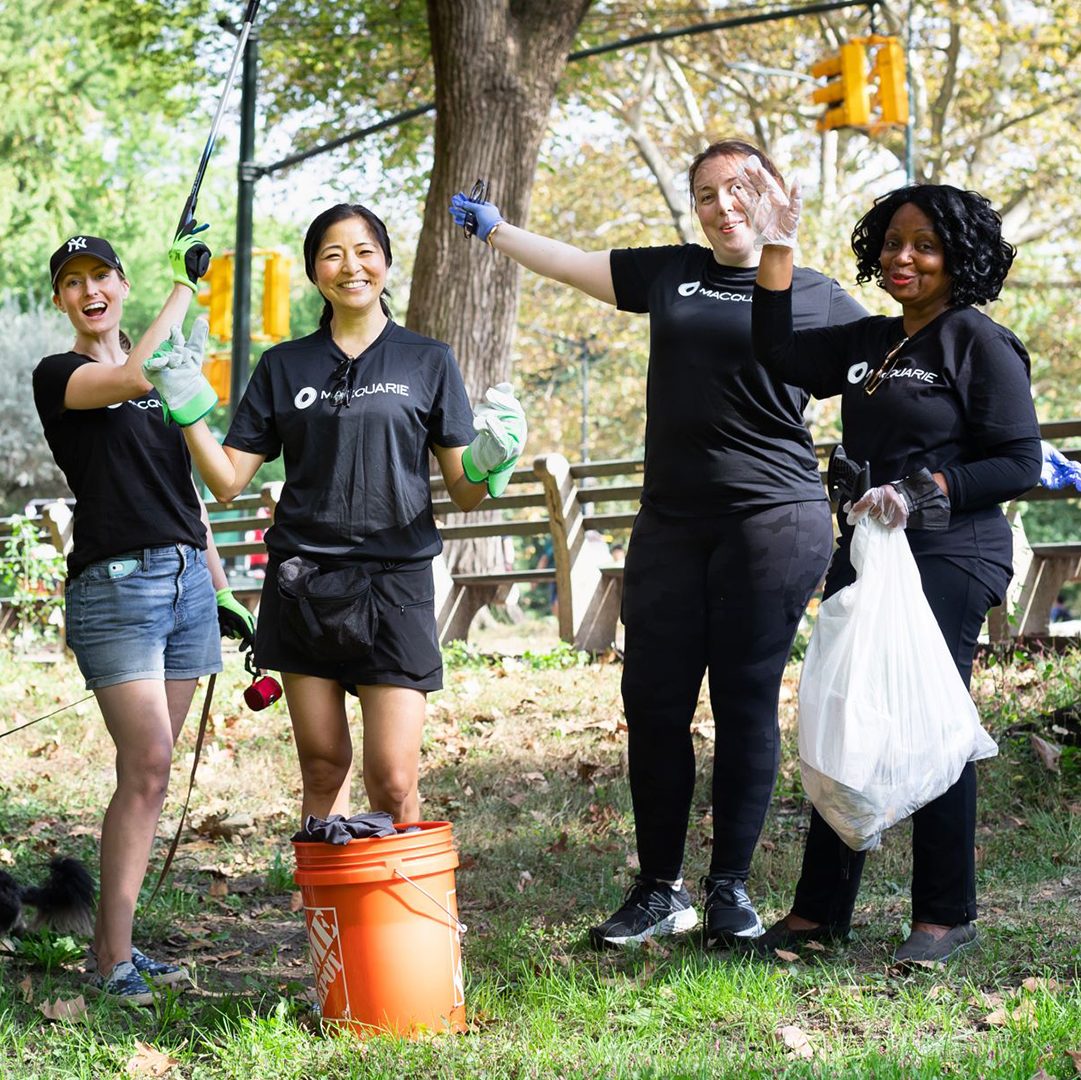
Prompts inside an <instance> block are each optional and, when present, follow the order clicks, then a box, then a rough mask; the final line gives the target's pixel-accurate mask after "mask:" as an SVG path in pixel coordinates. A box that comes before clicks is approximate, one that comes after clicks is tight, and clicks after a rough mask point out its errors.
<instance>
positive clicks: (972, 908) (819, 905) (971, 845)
mask: <svg viewBox="0 0 1081 1080" xmlns="http://www.w3.org/2000/svg"><path fill="white" fill-rule="evenodd" d="M741 179H742V180H743V187H742V189H741V190H742V196H741V198H742V201H743V202H744V205H745V206H746V208H747V210H748V212H749V214H750V215H751V217H752V218H753V220H754V222H755V228H756V232H757V234H758V240H757V242H758V243H760V244H762V245H763V251H762V259H761V261H760V263H759V266H758V277H757V285H756V287H755V295H754V305H753V335H754V344H755V355H756V357H757V358H758V360H759V361H760V362H761V363H762V364H763V365H764V366H765V367H766V368H767V369H768V370H769V371H771V372H773V373H774V374H775V375H776V376H778V377H780V378H783V379H784V380H785V381H786V382H790V383H793V384H794V385H797V386H802V387H803V388H805V389H806V390H808V391H810V392H811V394H813V395H814V396H815V397H830V396H832V395H835V394H840V395H841V423H842V426H843V429H844V444H845V449H846V451H847V454H848V456H849V457H850V458H853V459H857V460H859V461H861V462H863V461H866V462H869V463H870V467H871V483H872V485H874V486H873V487H872V488H871V489H870V490H869V491H867V492H866V494H864V495H863V496H862V497H861V498H860V499H859V500H858V501H857V502H856V503H855V505H854V506H852V507H851V510H850V511H849V512H848V514H847V516H845V515H844V514H842V515H841V522H840V524H841V537H840V540H839V544H838V548H837V551H836V552H835V554H834V557H833V561H832V563H831V564H830V570H829V574H828V575H827V578H826V588H825V595H826V596H827V597H828V596H830V595H832V594H833V593H836V592H837V591H838V590H839V589H842V588H844V587H845V586H846V585H848V584H850V583H851V582H852V581H853V580H854V578H855V574H854V571H853V569H852V565H851V563H850V561H849V556H848V551H849V540H850V539H851V535H852V526H853V525H854V524H855V522H856V521H857V520H858V519H859V517H861V516H862V515H863V514H865V513H870V514H871V515H872V516H873V517H875V518H877V519H879V520H880V521H882V522H883V523H884V524H886V525H888V526H890V527H895V528H905V529H906V533H905V535H906V536H907V538H908V542H909V546H910V547H911V549H912V553H913V555H914V556H915V558H916V564H917V566H918V567H919V571H920V578H921V580H922V584H923V591H924V594H925V595H926V597H927V600H928V602H929V603H930V605H931V609H932V611H933V612H934V614H935V618H936V620H937V622H938V624H939V627H940V628H941V630H942V634H943V637H944V638H945V640H946V643H947V645H948V647H949V649H950V653H951V655H952V656H953V659H954V662H955V663H956V665H957V669H958V671H959V672H960V674H961V677H962V678H963V679H964V680H965V682H966V684H967V683H968V680H969V677H970V675H971V671H972V658H973V653H974V652H975V646H976V636H977V634H978V633H979V630H980V626H981V625H982V623H983V620H984V616H985V615H986V613H987V609H988V608H990V607H992V606H993V605H994V604H997V603H1000V602H1001V600H1002V597H1003V594H1004V593H1005V590H1006V585H1007V584H1008V582H1009V580H1010V576H1011V574H1012V572H1013V571H1012V565H1011V556H1012V542H1011V535H1010V528H1009V525H1008V524H1007V522H1006V518H1005V516H1004V515H1003V513H1002V510H1001V509H1000V507H999V504H1000V503H1001V502H1003V501H1005V500H1007V499H1010V498H1012V497H1014V496H1016V495H1019V494H1020V493H1021V492H1023V491H1026V490H1027V489H1028V488H1030V487H1032V486H1033V485H1034V484H1035V483H1036V482H1037V481H1038V480H1039V476H1040V460H1041V456H1040V439H1039V428H1038V426H1037V423H1036V414H1035V411H1034V409H1033V405H1032V399H1031V395H1030V390H1029V358H1028V354H1027V353H1026V351H1025V348H1024V346H1023V345H1022V344H1021V342H1020V341H1019V340H1018V339H1017V338H1016V337H1015V336H1014V335H1013V334H1012V333H1010V331H1009V330H1007V329H1005V328H1004V327H1002V326H999V325H998V324H997V323H995V322H994V321H993V320H991V319H990V318H988V317H987V316H986V315H985V314H983V313H982V312H980V311H977V310H976V307H975V305H982V304H986V303H987V302H988V301H990V300H994V299H995V298H996V297H997V296H998V294H999V291H1000V289H1001V288H1002V284H1003V282H1004V281H1005V279H1006V275H1007V273H1008V272H1009V269H1010V265H1011V263H1012V262H1013V257H1014V255H1015V250H1014V248H1013V247H1012V246H1011V245H1010V244H1008V243H1007V242H1006V241H1005V240H1003V238H1002V222H1001V219H1000V218H999V216H998V214H997V213H996V212H995V210H994V209H993V207H992V206H991V204H990V203H989V202H988V201H987V200H986V199H985V198H984V197H983V196H982V195H978V194H976V193H975V192H971V191H961V190H960V189H958V188H955V187H950V186H948V185H944V184H921V185H916V186H911V187H905V188H901V189H899V190H897V191H894V192H892V193H891V194H889V195H886V196H884V197H882V198H880V199H879V200H877V201H876V202H875V204H874V205H873V206H872V207H871V209H870V210H869V211H868V212H867V213H866V214H865V215H864V217H863V218H862V219H861V220H860V221H859V223H858V224H857V225H856V228H855V230H854V232H853V234H852V247H853V250H854V251H855V253H856V263H857V267H858V279H857V280H859V281H860V282H865V281H874V282H876V283H877V284H878V285H879V287H880V288H882V289H884V290H885V291H886V292H887V293H888V294H889V295H890V296H891V297H892V298H893V299H894V300H896V301H897V302H898V303H899V304H900V306H901V314H900V315H899V316H892V317H886V316H872V317H870V318H866V319H861V320H859V321H858V322H854V323H849V324H847V325H844V326H831V327H825V328H822V329H815V330H806V331H794V330H793V328H792V318H791V290H790V285H791V280H792V269H791V268H792V244H793V242H794V240H795V235H796V228H797V225H798V221H799V193H798V190H793V191H790V192H788V193H785V192H784V191H783V190H782V189H781V188H780V187H779V185H777V184H776V182H775V181H773V180H772V178H771V177H769V176H768V175H766V174H765V173H764V172H763V171H762V170H759V169H756V168H755V166H754V164H753V163H752V162H748V163H747V167H746V168H745V169H744V172H743V176H742V178H741ZM898 478H901V479H898ZM906 526H907V527H906ZM975 829H976V770H975V766H974V765H973V764H972V763H971V762H969V764H968V765H966V766H965V768H964V771H963V772H962V773H961V776H960V778H959V779H958V780H957V781H956V783H955V784H954V785H953V786H952V787H951V788H950V789H949V790H948V791H946V793H945V794H944V795H942V796H940V797H939V798H938V799H935V800H934V801H933V802H931V803H929V804H928V805H926V806H924V807H923V808H921V809H920V810H918V811H917V812H916V813H915V814H914V815H913V818H912V862H913V869H912V932H911V934H910V935H909V937H908V939H907V940H906V941H905V942H904V944H902V945H901V946H900V948H899V949H898V950H897V953H896V956H897V959H898V960H944V959H945V958H946V957H948V956H950V955H951V954H952V953H954V952H956V951H957V950H958V949H960V948H962V947H964V946H965V945H968V944H970V943H971V942H973V941H975V939H976V929H975V926H974V925H973V921H974V920H975V918H976V868H975ZM863 861H864V856H863V853H859V852H854V851H851V850H849V849H848V848H847V847H846V846H845V845H844V844H843V843H842V842H841V840H840V839H839V838H838V837H837V836H836V834H835V833H834V832H833V830H832V829H831V828H830V827H829V826H828V825H827V824H826V822H825V821H824V820H823V819H822V818H821V817H820V816H819V815H818V814H817V813H815V812H812V818H811V828H810V832H809V833H808V836H807V845H806V848H805V851H804V856H803V871H802V875H801V877H800V881H799V885H798V886H797V888H796V896H795V900H794V902H793V905H792V910H791V912H790V913H789V914H788V915H787V916H785V918H783V919H782V920H781V921H780V922H778V923H777V924H776V925H774V926H773V927H772V928H771V929H770V930H768V931H767V932H766V933H765V934H764V935H763V936H762V937H761V938H759V939H758V942H756V946H757V947H759V948H760V949H761V950H771V949H773V948H776V947H784V948H791V947H792V946H793V945H798V944H799V943H800V942H802V941H807V940H809V939H812V938H818V939H824V938H832V939H838V938H841V937H844V936H846V935H847V933H848V928H849V924H850V920H851V916H852V909H853V907H854V905H855V901H856V893H857V891H858V889H859V883H860V875H861V873H862V870H863Z"/></svg>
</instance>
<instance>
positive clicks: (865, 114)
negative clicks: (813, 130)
mask: <svg viewBox="0 0 1081 1080" xmlns="http://www.w3.org/2000/svg"><path fill="white" fill-rule="evenodd" d="M811 74H812V75H814V77H815V78H816V79H821V78H823V77H825V78H828V79H829V80H830V81H829V82H828V83H826V85H825V86H822V87H819V88H818V89H817V90H815V91H814V93H813V94H812V95H811V100H812V101H816V102H818V103H819V104H822V105H828V106H829V108H827V109H826V112H825V113H824V114H823V116H822V117H821V118H820V119H819V121H818V130H819V131H828V130H829V129H830V128H839V127H867V126H868V125H869V123H870V120H871V103H870V100H869V94H870V88H869V86H868V85H867V50H866V49H865V48H864V45H863V42H862V41H846V42H845V43H844V44H843V45H842V46H841V51H840V52H839V53H837V54H836V55H834V56H830V57H827V58H826V59H825V60H819V62H818V63H817V64H814V65H813V66H812V67H811Z"/></svg>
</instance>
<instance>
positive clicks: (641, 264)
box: [450, 139, 864, 948]
mask: <svg viewBox="0 0 1081 1080" xmlns="http://www.w3.org/2000/svg"><path fill="white" fill-rule="evenodd" d="M749 160H755V161H758V162H761V163H762V167H763V168H765V169H767V170H768V171H770V172H771V173H773V174H774V175H777V176H778V178H779V176H780V174H779V173H778V172H777V169H776V167H775V166H774V165H773V163H772V162H771V161H770V160H769V158H768V157H767V156H766V155H765V154H764V153H763V152H762V151H761V150H760V149H759V148H758V147H756V146H753V145H752V144H750V143H747V142H744V141H743V140H740V139H725V140H723V141H721V142H715V143H713V144H711V145H710V146H708V147H706V148H705V149H704V150H703V151H702V152H701V153H700V154H698V155H697V156H696V157H695V158H694V160H693V161H692V162H691V165H690V169H689V173H688V177H689V186H690V196H691V201H692V203H693V205H694V209H695V212H696V213H697V216H698V222H699V224H700V225H701V227H702V232H703V233H704V235H705V238H706V241H707V246H702V245H699V244H679V245H672V246H662V247H642V248H627V249H620V250H614V251H582V250H580V249H579V248H577V247H574V246H573V245H571V244H566V243H564V242H562V241H560V240H557V239H552V238H549V237H546V236H540V235H538V234H537V233H532V232H529V231H528V230H526V229H523V228H520V227H518V226H516V225H513V224H511V223H510V222H508V221H505V220H504V219H503V216H502V214H501V213H500V212H499V210H498V208H497V207H496V206H494V205H493V204H492V203H490V202H478V201H476V200H472V199H469V198H467V197H466V196H465V195H463V194H458V195H455V196H454V198H453V200H452V201H451V208H450V210H451V214H452V215H453V217H454V220H455V221H456V222H457V223H458V224H460V225H463V226H468V227H469V228H474V227H475V233H476V236H477V238H478V239H480V240H483V241H485V242H486V243H487V244H488V245H489V246H490V247H491V248H493V250H495V251H497V252H499V253H500V254H501V255H505V256H507V257H508V258H511V259H514V260H515V261H516V262H518V263H520V264H521V265H522V266H524V267H526V268H527V269H529V270H532V271H533V272H534V273H537V274H541V275H542V276H544V277H547V278H551V279H552V280H554V281H558V282H562V283H563V284H565V285H569V286H570V287H572V288H575V289H578V290H579V291H581V292H584V293H585V294H586V295H588V296H592V297H594V298H595V299H597V300H600V301H601V302H602V303H605V304H610V305H613V306H615V307H617V308H619V309H620V310H622V311H633V312H637V313H640V314H647V315H648V316H649V339H650V347H649V372H648V379H647V386H646V434H645V477H644V482H643V490H642V507H641V510H640V511H639V513H638V516H637V519H636V521H635V524H634V528H633V531H632V533H631V538H630V543H629V547H628V552H627V562H626V570H625V573H624V584H623V622H624V625H625V627H626V645H625V653H624V666H623V686H622V690H623V707H624V711H625V713H626V717H627V729H628V735H627V739H628V746H627V750H628V764H629V771H630V785H631V797H632V800H633V804H634V821H635V834H636V839H637V847H638V860H639V866H640V872H639V874H638V875H637V878H636V880H635V882H634V884H633V885H632V886H631V888H630V889H629V891H628V892H627V895H626V897H625V899H624V901H623V903H622V904H621V905H620V906H619V908H618V910H616V911H615V912H614V913H613V914H612V915H611V917H609V918H608V919H605V920H604V921H603V922H601V923H600V924H599V925H597V926H594V927H593V928H592V929H591V930H590V940H591V942H592V943H593V945H594V946H595V947H598V948H600V947H603V946H622V945H632V944H635V943H638V942H641V941H643V940H645V939H647V938H649V937H651V936H654V935H658V934H670V933H674V932H677V931H681V930H688V929H691V928H692V927H694V926H695V925H696V924H697V922H698V914H697V912H696V910H695V908H694V904H693V902H692V899H691V895H690V893H689V891H688V889H687V888H686V887H685V885H684V883H683V875H684V866H683V863H684V849H685V846H686V837H687V825H688V819H689V814H690V809H691V800H692V796H693V792H694V782H695V755H694V743H693V740H692V736H691V722H692V720H693V718H694V712H695V707H696V704H697V701H698V694H699V690H700V688H701V685H702V678H703V676H704V675H705V674H706V673H707V672H708V675H709V694H710V704H711V706H712V709H713V719H714V723H715V725H716V732H717V736H716V747H715V752H714V759H713V785H712V804H713V830H714V832H713V850H712V856H711V859H710V865H709V873H708V875H707V876H706V877H705V878H704V879H703V881H702V889H703V895H704V902H705V914H704V919H703V926H702V937H703V943H704V945H705V946H706V947H707V948H712V947H721V946H731V945H733V944H736V943H739V942H741V941H745V940H748V939H750V938H753V937H755V936H756V935H758V934H760V933H761V932H762V924H761V921H760V920H759V918H758V914H757V912H756V911H755V908H754V905H753V904H752V902H751V900H750V897H749V896H748V893H747V889H746V881H747V877H748V874H749V873H750V867H751V856H752V854H753V852H754V848H755V845H756V843H757V842H758V837H759V834H760V832H761V829H762V823H763V821H764V819H765V815H766V811H767V809H768V807H769V801H770V797H771V795H772V793H773V785H774V780H775V778H776V774H777V766H778V763H779V760H780V735H779V731H778V724H777V698H778V692H779V689H780V683H781V678H782V675H783V673H784V667H785V663H786V661H787V659H788V653H789V649H790V648H791V645H792V641H793V638H794V636H795V632H796V628H797V626H798V625H799V620H800V616H801V615H802V613H803V609H804V607H805V606H806V604H807V601H808V599H809V598H810V596H811V594H812V592H813V591H814V589H815V588H816V586H817V585H818V583H819V582H820V581H821V579H822V575H823V574H824V573H825V569H826V563H827V561H828V558H829V551H830V548H831V546H832V542H833V533H832V527H831V524H830V512H829V504H828V503H827V501H826V496H825V492H824V490H823V487H822V484H821V482H820V480H819V472H818V464H817V462H816V460H815V454H814V446H813V443H812V440H811V436H810V434H809V433H808V431H807V428H806V426H805V424H804V422H803V408H804V405H805V404H806V402H807V395H806V393H804V392H803V391H801V390H797V389H795V388H793V387H791V386H787V385H785V383H784V382H783V381H782V380H780V379H777V378H774V377H773V376H772V375H770V374H769V373H768V372H767V371H766V370H765V369H764V368H762V367H761V366H760V365H759V364H757V363H756V362H755V359H754V355H753V352H752V348H751V317H750V308H751V303H750V301H751V290H752V288H753V285H754V275H755V266H756V264H757V262H758V251H757V249H756V248H755V246H754V232H753V230H752V229H751V227H750V224H749V222H748V220H747V216H746V214H745V213H744V211H743V209H742V207H741V206H740V204H739V202H738V201H737V199H736V196H735V190H734V189H735V187H736V184H737V179H736V174H737V171H738V169H739V167H740V165H741V164H742V163H744V162H746V161H749ZM796 309H797V319H798V322H799V325H800V326H802V327H812V326H824V325H831V324H837V323H842V322H849V321H851V320H853V319H856V318H859V317H861V316H862V315H863V314H864V311H863V309H862V308H861V307H860V306H859V305H858V304H857V303H856V302H855V301H854V300H852V299H851V298H850V297H849V296H848V295H847V294H846V293H845V292H844V290H843V289H841V287H840V286H839V285H838V284H837V283H836V282H834V281H831V280H829V279H828V278H826V277H823V276H822V275H821V274H818V273H816V272H815V271H813V270H805V269H800V270H799V271H798V272H797V300H796Z"/></svg>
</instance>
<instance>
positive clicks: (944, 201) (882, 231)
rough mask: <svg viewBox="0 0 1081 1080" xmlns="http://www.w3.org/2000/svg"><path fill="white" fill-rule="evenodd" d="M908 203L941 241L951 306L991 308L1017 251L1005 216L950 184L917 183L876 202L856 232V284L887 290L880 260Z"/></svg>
mask: <svg viewBox="0 0 1081 1080" xmlns="http://www.w3.org/2000/svg"><path fill="white" fill-rule="evenodd" d="M906 203H912V205H913V206H918V207H919V208H920V209H921V210H922V211H923V212H924V213H925V214H926V215H927V216H928V217H929V218H930V219H931V224H932V226H933V227H934V230H935V233H936V235H937V236H938V238H939V240H941V241H942V248H943V251H944V253H945V261H946V273H947V274H949V275H950V277H951V278H952V282H953V288H952V292H951V294H950V304H951V305H953V306H960V305H963V304H986V303H987V302H988V301H989V300H994V299H995V298H996V297H997V296H998V294H999V292H1000V290H1001V289H1002V283H1003V282H1004V281H1005V280H1006V275H1007V274H1008V273H1009V272H1010V266H1011V265H1012V263H1013V259H1014V256H1015V255H1016V254H1017V249H1016V248H1015V247H1014V246H1013V245H1012V244H1009V243H1007V242H1006V241H1005V240H1003V239H1002V218H1000V217H999V215H998V213H997V212H996V211H995V208H994V207H993V206H992V205H991V204H990V202H988V200H987V199H985V198H984V197H983V196H982V195H981V194H979V192H976V191H962V190H961V189H960V188H956V187H952V186H950V185H949V184H913V185H911V186H909V187H903V188H898V189H897V190H896V191H891V192H890V193H889V194H888V195H883V196H881V197H880V198H878V199H876V200H875V202H874V205H873V206H872V207H871V209H870V210H868V211H867V213H866V214H864V215H863V217H861V218H860V220H859V221H858V222H856V227H855V229H853V230H852V250H853V251H854V252H855V253H856V269H857V271H858V272H857V274H856V283H857V284H861V285H862V284H863V282H865V281H873V282H875V284H877V285H878V287H879V288H882V287H883V280H882V265H881V263H880V261H879V259H880V256H881V254H882V245H883V242H884V240H885V236H886V230H887V229H888V228H889V226H890V222H891V221H892V220H893V215H894V214H895V213H897V211H898V210H899V209H900V208H901V207H902V206H904V205H905V204H906Z"/></svg>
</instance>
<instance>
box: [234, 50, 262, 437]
mask: <svg viewBox="0 0 1081 1080" xmlns="http://www.w3.org/2000/svg"><path fill="white" fill-rule="evenodd" d="M258 65H259V43H258V40H257V39H256V36H255V34H254V33H253V34H251V35H250V36H249V37H248V41H247V44H246V45H245V46H244V68H243V73H242V75H241V81H240V164H239V165H238V166H237V196H236V251H235V254H234V256H233V362H232V364H231V365H230V371H229V415H230V417H231V416H232V415H233V414H234V413H235V412H236V408H237V405H239V404H240V398H241V396H242V395H243V393H244V387H246V386H247V385H248V369H249V368H250V366H251V249H252V216H253V208H254V205H255V181H256V180H257V179H258V177H259V170H258V168H257V166H256V165H255V162H254V160H253V159H254V158H255V95H256V87H257V84H258Z"/></svg>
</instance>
